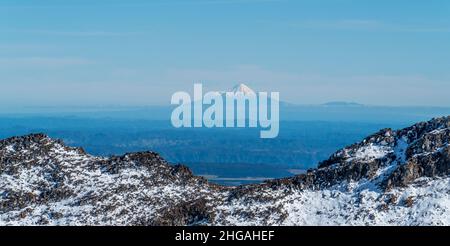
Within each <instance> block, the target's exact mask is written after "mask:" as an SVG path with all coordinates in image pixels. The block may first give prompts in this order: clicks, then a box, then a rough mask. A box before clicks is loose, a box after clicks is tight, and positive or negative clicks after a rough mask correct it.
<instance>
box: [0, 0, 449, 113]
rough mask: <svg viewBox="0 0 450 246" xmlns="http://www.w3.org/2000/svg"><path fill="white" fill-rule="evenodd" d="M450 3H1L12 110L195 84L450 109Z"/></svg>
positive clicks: (144, 96)
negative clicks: (246, 86) (19, 107)
mask: <svg viewBox="0 0 450 246" xmlns="http://www.w3.org/2000/svg"><path fill="white" fill-rule="evenodd" d="M449 68H450V1H447V0H430V1H420V0H409V1H406V0H389V1H386V0H377V1H369V0H359V1H347V0H334V1H332V0H329V1H325V0H314V1H313V0H311V1H300V0H299V1H296V0H216V1H208V0H192V1H188V0H183V1H182V0H178V1H175V0H174V1H170V0H153V1H144V0H130V1H118V0H97V1H95V2H94V1H91V0H65V1H58V0H53V1H50V0H41V1H32V0H28V1H27V0H22V1H17V0H14V1H12V0H1V1H0V86H1V90H0V103H1V104H2V105H24V106H28V105H42V106H48V105H61V106H64V105H81V106H85V105H150V104H168V103H169V102H170V97H171V95H172V93H173V92H175V91H179V90H187V91H191V90H192V88H193V83H194V82H203V83H204V85H205V87H206V88H207V89H211V90H226V89H228V88H231V87H233V86H234V85H235V84H237V83H246V84H248V85H249V86H250V87H252V88H254V89H255V90H262V91H279V92H280V98H281V100H284V101H289V102H293V103H299V104H317V103H324V102H327V101H355V102H359V103H364V104H373V105H435V106H450V97H449V96H448V92H449V91H450V69H449Z"/></svg>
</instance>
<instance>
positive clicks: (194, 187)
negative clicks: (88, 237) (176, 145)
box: [0, 117, 450, 225]
mask: <svg viewBox="0 0 450 246" xmlns="http://www.w3.org/2000/svg"><path fill="white" fill-rule="evenodd" d="M449 140H450V117H446V118H437V119H433V120H431V121H429V122H421V123H418V124H415V125H414V126H411V127H409V128H405V129H402V130H398V131H394V130H391V129H383V130H381V131H380V132H378V133H376V134H373V135H371V136H369V137H367V138H365V139H364V140H363V141H362V142H360V143H356V144H353V145H351V146H348V147H346V148H344V149H342V150H339V151H337V152H336V153H335V154H333V155H332V156H331V157H330V158H329V159H328V160H325V161H323V162H322V163H320V164H319V168H318V169H314V170H309V171H308V173H306V174H302V175H298V176H295V177H291V178H285V179H277V180H271V181H267V182H265V183H263V184H258V185H247V186H240V187H223V186H219V185H215V184H211V183H209V182H207V181H206V180H205V179H203V178H200V177H196V176H193V175H192V173H191V171H190V170H189V169H188V168H186V167H184V166H180V165H177V166H172V165H169V164H168V163H167V162H166V161H165V160H163V159H162V158H161V157H160V156H159V155H158V154H156V153H153V152H142V153H133V154H126V155H124V156H119V157H111V158H100V157H94V156H91V155H88V154H87V153H85V152H84V151H83V150H82V149H79V148H71V147H67V146H65V145H64V144H63V143H62V142H60V141H57V140H53V139H50V138H48V137H47V136H45V135H43V134H34V135H29V136H24V137H14V138H10V139H6V140H2V141H0V224H1V225H46V224H50V225H198V224H207V225H450V178H449V173H450V146H449Z"/></svg>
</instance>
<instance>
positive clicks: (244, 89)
mask: <svg viewBox="0 0 450 246" xmlns="http://www.w3.org/2000/svg"><path fill="white" fill-rule="evenodd" d="M232 92H234V93H242V94H244V96H248V95H256V93H255V91H253V90H252V89H251V88H250V87H248V86H247V85H245V84H242V83H241V84H238V85H236V86H235V87H233V90H232Z"/></svg>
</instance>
